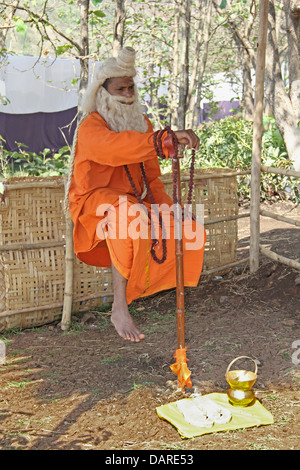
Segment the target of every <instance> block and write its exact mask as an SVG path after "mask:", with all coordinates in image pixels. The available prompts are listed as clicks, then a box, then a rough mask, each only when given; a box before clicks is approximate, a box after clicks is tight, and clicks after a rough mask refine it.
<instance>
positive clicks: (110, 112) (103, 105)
mask: <svg viewBox="0 0 300 470" xmlns="http://www.w3.org/2000/svg"><path fill="white" fill-rule="evenodd" d="M124 103H130V104H124ZM96 109H97V111H98V113H99V114H100V116H102V117H103V119H104V120H105V121H106V122H107V124H108V125H109V127H110V129H111V130H113V131H115V132H122V131H138V132H143V133H145V132H147V129H148V123H147V121H146V119H145V116H144V115H143V110H142V106H141V105H140V104H139V102H138V98H137V93H136V91H135V94H134V96H133V97H132V98H125V97H123V96H116V95H111V94H110V93H108V91H107V90H106V89H105V88H104V87H103V86H100V88H99V90H98V92H97V96H96Z"/></svg>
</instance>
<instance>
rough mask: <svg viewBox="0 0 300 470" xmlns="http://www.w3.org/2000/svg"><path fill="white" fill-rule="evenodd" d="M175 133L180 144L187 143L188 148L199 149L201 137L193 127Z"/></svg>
mask: <svg viewBox="0 0 300 470" xmlns="http://www.w3.org/2000/svg"><path fill="white" fill-rule="evenodd" d="M174 134H175V135H176V137H177V140H178V143H179V144H182V145H187V148H188V149H195V150H199V143H200V139H199V137H197V136H196V134H195V132H194V131H193V130H192V129H187V130H184V131H175V132H174Z"/></svg>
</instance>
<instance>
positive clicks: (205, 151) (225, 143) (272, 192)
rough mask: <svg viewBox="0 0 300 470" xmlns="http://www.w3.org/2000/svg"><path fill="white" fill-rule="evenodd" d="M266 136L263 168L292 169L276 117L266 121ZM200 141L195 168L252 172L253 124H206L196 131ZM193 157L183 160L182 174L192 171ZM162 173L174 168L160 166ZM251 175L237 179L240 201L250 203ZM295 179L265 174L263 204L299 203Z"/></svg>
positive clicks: (229, 120) (231, 121) (235, 120)
mask: <svg viewBox="0 0 300 470" xmlns="http://www.w3.org/2000/svg"><path fill="white" fill-rule="evenodd" d="M264 126H265V130H264V134H263V140H262V164H263V165H266V166H270V167H275V168H284V169H289V168H292V165H291V162H290V161H289V160H288V158H287V151H286V148H285V145H284V142H283V139H282V137H281V135H280V133H279V131H278V129H277V127H276V125H275V121H274V118H273V117H267V118H265V119H264ZM196 133H197V135H198V136H199V138H200V148H199V151H197V152H196V161H195V168H212V167H218V168H229V169H232V170H238V171H245V170H250V169H251V161H252V136H253V124H252V122H249V121H245V120H243V119H238V118H236V117H227V118H225V119H221V120H220V121H215V122H207V123H204V124H203V125H202V126H201V127H200V128H199V129H197V131H196ZM190 160H191V155H190V153H189V152H187V155H186V156H185V157H184V158H183V160H182V162H181V165H182V169H183V170H188V169H189V167H190ZM161 165H162V168H163V172H169V171H171V164H170V162H169V161H167V160H164V161H162V162H161ZM250 183H251V175H243V176H240V177H238V192H239V197H240V199H250ZM296 183H297V182H296V180H295V178H291V177H288V176H283V175H275V174H268V173H262V179H261V199H262V200H270V201H275V200H286V199H288V200H291V201H293V202H296V203H298V202H299V201H300V193H299V189H300V188H299V186H297V184H296Z"/></svg>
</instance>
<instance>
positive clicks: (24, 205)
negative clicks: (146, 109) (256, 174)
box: [0, 169, 238, 331]
mask: <svg viewBox="0 0 300 470" xmlns="http://www.w3.org/2000/svg"><path fill="white" fill-rule="evenodd" d="M220 175H221V176H220ZM222 175H223V176H222ZM162 180H163V181H164V183H165V187H166V190H167V192H168V193H169V194H170V195H172V178H170V175H164V176H163V177H162ZM194 183H195V188H194V198H193V204H196V203H197V204H204V216H205V219H204V220H205V221H206V222H207V223H208V225H207V226H206V227H205V229H206V233H207V243H206V247H205V256H204V271H205V270H209V269H211V268H215V267H219V266H223V265H226V264H228V263H230V262H232V261H235V259H236V248H237V225H236V220H229V221H226V220H225V221H221V222H218V223H212V224H210V223H209V221H212V222H214V219H218V218H220V217H221V218H227V217H228V216H232V215H236V214H237V212H238V201H237V187H236V177H234V176H226V171H225V170H223V169H222V170H219V169H211V170H197V171H196V173H195V179H194ZM5 184H6V185H7V188H8V189H7V193H6V197H5V200H4V202H2V203H1V206H0V331H5V330H8V329H11V328H30V327H33V326H39V325H43V324H47V323H51V322H52V321H55V320H58V319H60V318H61V314H62V307H63V301H64V285H65V233H66V223H65V217H64V212H63V199H64V184H63V181H62V180H61V179H60V178H57V177H51V178H38V177H26V178H10V179H9V180H7V181H6V182H5ZM187 188H188V176H186V177H185V176H182V194H183V200H182V202H183V203H184V202H185V197H186V193H187ZM111 300H112V280H111V271H110V269H104V268H96V267H92V266H87V265H85V264H84V263H82V262H80V261H79V260H78V259H76V257H74V281H73V304H72V310H73V312H76V311H79V310H84V309H88V308H92V307H95V306H98V305H101V304H102V303H105V302H109V301H111Z"/></svg>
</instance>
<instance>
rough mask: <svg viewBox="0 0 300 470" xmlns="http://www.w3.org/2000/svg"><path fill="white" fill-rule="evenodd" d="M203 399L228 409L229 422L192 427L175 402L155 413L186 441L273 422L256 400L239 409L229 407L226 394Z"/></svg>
mask: <svg viewBox="0 0 300 470" xmlns="http://www.w3.org/2000/svg"><path fill="white" fill-rule="evenodd" d="M203 397H207V398H209V399H210V400H212V401H213V402H214V403H216V404H217V405H220V406H222V407H224V408H227V409H229V410H230V413H231V416H232V417H231V420H230V421H229V422H228V423H224V424H217V423H214V424H213V426H212V427H211V428H207V427H205V428H204V427H202V428H201V427H197V426H194V425H192V424H190V423H188V422H187V421H186V420H185V418H184V416H183V414H182V413H181V412H180V411H179V409H178V407H177V405H176V402H172V403H168V404H167V405H162V406H159V407H157V408H156V411H157V414H158V416H159V417H160V418H162V419H165V420H167V421H169V422H170V423H171V424H173V426H175V427H176V429H177V430H178V432H179V434H180V435H181V437H183V438H187V439H190V438H192V437H196V436H201V435H203V434H208V433H213V432H218V431H229V430H233V429H239V428H249V427H253V426H261V425H267V424H272V423H273V422H274V419H273V416H272V414H271V413H270V412H269V411H268V410H266V408H264V406H263V405H262V404H261V403H260V402H259V401H258V400H257V399H256V400H255V402H254V403H253V405H250V406H247V407H241V406H233V405H231V404H230V403H229V400H228V396H227V394H226V393H210V394H208V395H203ZM183 400H192V398H184V399H183Z"/></svg>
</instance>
